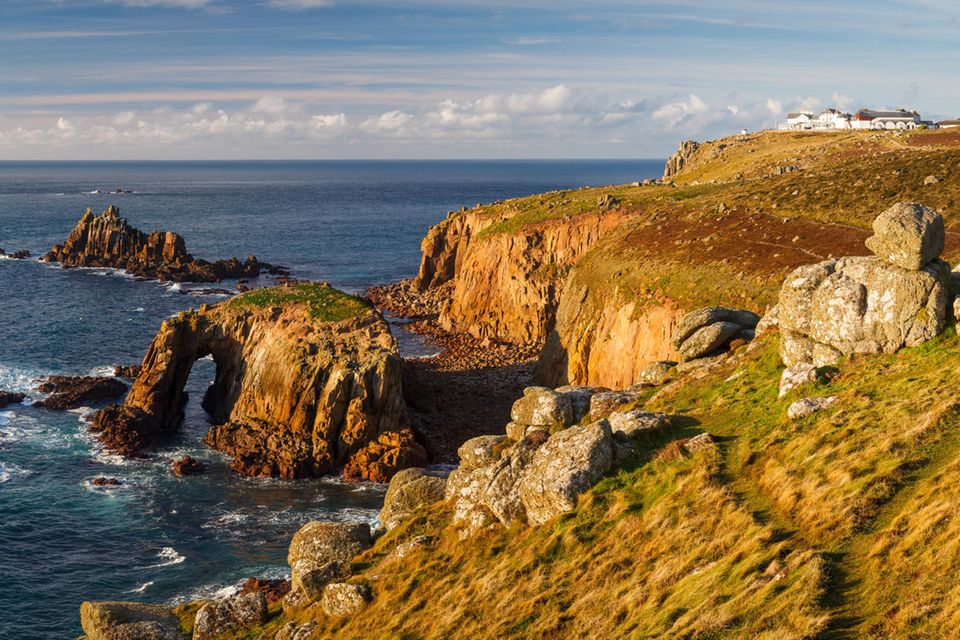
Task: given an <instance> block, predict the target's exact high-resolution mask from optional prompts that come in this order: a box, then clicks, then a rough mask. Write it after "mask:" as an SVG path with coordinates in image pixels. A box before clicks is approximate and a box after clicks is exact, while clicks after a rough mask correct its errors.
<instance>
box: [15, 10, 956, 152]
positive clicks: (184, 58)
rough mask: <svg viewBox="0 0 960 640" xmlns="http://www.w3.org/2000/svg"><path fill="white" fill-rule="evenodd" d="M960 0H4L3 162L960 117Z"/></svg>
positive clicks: (676, 136)
mask: <svg viewBox="0 0 960 640" xmlns="http://www.w3.org/2000/svg"><path fill="white" fill-rule="evenodd" d="M958 43H960V2H955V1H953V0H899V1H891V0H873V1H871V2H852V1H844V0H834V1H832V2H827V1H821V0H804V1H803V2H772V1H759V0H726V1H724V2H717V1H716V0H709V1H708V0H678V1H675V2H647V1H644V0H609V1H604V0H594V1H593V2H588V1H585V0H581V1H576V2H575V1H571V0H549V1H547V0H489V1H485V2H481V1H480V0H393V1H387V2H381V1H378V0H0V160H83V159H86V160H125V159H157V160H164V159H171V160H175V159H257V158H265V159H267V158H268V159H288V158H289V159H300V158H318V159H327V158H329V159H354V158H410V159H425V158H662V157H665V156H666V155H668V154H669V153H670V152H671V151H672V150H673V149H675V148H676V147H677V145H678V144H679V142H680V141H681V140H684V139H691V138H692V139H698V140H704V139H712V138H716V137H721V136H723V135H728V134H730V133H735V132H738V131H740V129H742V128H746V129H749V130H755V129H760V128H765V127H771V126H774V125H775V124H776V123H777V122H778V121H780V120H782V119H784V117H785V114H786V113H787V112H789V111H790V110H794V109H797V108H810V109H820V108H823V107H828V106H836V107H840V108H843V109H848V110H855V109H857V108H859V107H864V106H871V107H877V108H881V107H891V108H895V107H909V108H916V109H918V110H920V111H921V113H922V115H923V116H924V117H925V118H932V119H942V118H947V117H950V118H954V117H957V116H960V82H958V78H960V74H958V73H957V72H958V66H960V56H958V55H957V54H958Z"/></svg>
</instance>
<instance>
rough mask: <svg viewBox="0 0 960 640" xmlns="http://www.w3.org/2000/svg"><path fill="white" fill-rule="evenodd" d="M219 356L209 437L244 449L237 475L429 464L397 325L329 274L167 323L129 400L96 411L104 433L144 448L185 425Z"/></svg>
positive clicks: (358, 472)
mask: <svg viewBox="0 0 960 640" xmlns="http://www.w3.org/2000/svg"><path fill="white" fill-rule="evenodd" d="M265 299H266V302H264V300H265ZM271 300H276V301H277V302H276V304H272V303H270V301H271ZM287 300H289V302H287ZM316 300H319V301H322V305H321V303H320V302H317V303H314V302H312V301H316ZM315 304H316V305H321V306H319V307H317V306H314V305H315ZM207 355H212V356H213V359H214V361H215V362H216V365H217V370H216V377H215V379H214V382H213V384H212V385H211V386H210V387H209V389H208V391H207V393H206V395H205V396H204V398H203V406H204V408H205V409H206V410H207V412H208V413H209V414H210V416H211V419H212V421H213V422H214V426H213V427H212V428H211V429H210V431H209V433H208V434H207V437H206V439H205V442H206V443H207V444H208V445H210V446H211V447H213V448H215V449H219V450H221V451H224V452H226V453H228V454H230V455H231V456H233V457H234V461H233V464H232V468H233V470H234V471H236V472H237V473H241V474H244V475H252V476H273V477H281V478H301V477H315V476H320V475H325V474H332V473H336V472H337V471H338V470H341V469H343V470H345V471H346V472H347V473H348V475H349V476H350V477H351V478H366V479H375V480H380V481H385V480H387V479H388V477H389V475H390V474H391V473H393V472H394V471H396V470H397V469H398V468H399V467H401V466H403V465H407V464H410V465H413V466H418V465H419V466H422V465H423V464H424V463H425V462H426V453H425V451H424V450H423V448H422V447H421V446H420V445H419V444H417V443H416V441H415V439H414V437H413V434H412V431H411V430H410V429H409V427H407V426H404V424H403V423H404V420H405V411H406V409H405V404H404V399H403V390H402V382H401V360H400V356H399V354H398V352H397V346H396V342H395V340H394V339H393V337H392V336H391V335H390V330H389V326H388V325H387V323H386V321H385V320H384V319H383V317H382V316H381V315H380V314H379V312H377V311H376V310H375V309H372V308H371V307H369V305H367V304H366V303H364V302H363V301H361V300H359V299H356V298H353V297H351V296H347V295H346V294H343V293H341V292H339V291H336V290H334V289H332V288H331V287H329V286H327V285H325V284H319V283H301V284H297V285H293V286H291V287H275V288H272V289H256V290H254V291H251V292H249V293H247V294H244V295H242V296H238V297H236V298H233V299H232V300H230V301H228V302H224V303H221V304H218V305H215V306H212V307H205V306H202V307H201V308H200V310H199V311H190V312H184V313H182V314H180V315H178V316H177V317H175V318H171V319H169V320H167V321H166V322H164V323H163V325H162V326H161V328H160V330H159V332H158V333H157V335H156V337H155V338H154V340H153V342H152V344H151V345H150V348H149V349H148V351H147V354H146V357H145V358H144V360H143V367H142V369H141V371H140V375H138V376H137V379H136V380H135V381H134V383H133V387H132V388H131V389H130V393H129V394H128V395H127V398H126V400H125V401H124V403H123V405H111V406H109V407H107V408H105V409H103V410H102V411H100V412H98V413H97V414H96V415H95V417H94V420H93V427H92V428H93V430H94V431H95V432H96V433H97V435H98V437H99V438H100V440H101V442H103V443H104V445H105V446H107V447H108V448H110V449H112V450H115V451H118V452H120V453H122V454H135V453H136V452H138V451H139V450H140V449H142V448H143V447H145V446H147V445H149V444H150V443H151V441H153V440H154V439H155V438H156V437H157V436H159V435H160V434H162V433H164V432H169V431H172V430H175V429H177V428H178V427H179V425H180V424H181V423H182V421H183V406H184V403H185V401H186V394H185V392H184V387H185V384H186V381H187V378H188V376H189V374H190V370H191V367H192V366H193V363H194V362H196V360H198V359H200V358H202V357H205V356H207Z"/></svg>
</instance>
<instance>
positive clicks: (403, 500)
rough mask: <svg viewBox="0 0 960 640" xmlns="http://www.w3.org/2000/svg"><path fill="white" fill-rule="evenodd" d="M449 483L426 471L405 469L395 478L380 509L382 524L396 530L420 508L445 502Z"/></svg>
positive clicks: (387, 528) (388, 528)
mask: <svg viewBox="0 0 960 640" xmlns="http://www.w3.org/2000/svg"><path fill="white" fill-rule="evenodd" d="M446 486H447V481H446V480H445V479H444V478H441V477H438V476H436V475H432V474H430V473H429V472H428V471H426V470H424V469H419V468H415V469H404V470H403V471H400V472H398V473H397V474H396V475H394V476H393V479H392V480H391V481H390V486H389V487H388V488H387V495H386V496H385V497H384V499H383V508H382V509H380V523H381V524H383V526H384V528H386V530H387V531H389V530H391V529H393V528H395V527H396V526H397V525H399V524H400V523H401V522H403V521H404V520H405V519H406V518H407V517H409V516H410V514H411V513H412V512H413V511H415V510H416V509H418V508H419V507H422V506H425V505H428V504H433V503H434V502H438V501H440V500H443V497H444V493H445V491H446Z"/></svg>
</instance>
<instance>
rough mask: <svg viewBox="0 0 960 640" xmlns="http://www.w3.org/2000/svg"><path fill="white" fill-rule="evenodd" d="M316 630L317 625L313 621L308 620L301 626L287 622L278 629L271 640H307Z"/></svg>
mask: <svg viewBox="0 0 960 640" xmlns="http://www.w3.org/2000/svg"><path fill="white" fill-rule="evenodd" d="M316 628H317V623H316V621H314V620H308V621H307V622H304V623H303V624H297V623H296V622H288V623H286V624H285V625H283V626H282V627H280V629H279V630H278V631H277V634H276V635H275V636H273V640H308V638H310V634H311V633H313V630H314V629H316Z"/></svg>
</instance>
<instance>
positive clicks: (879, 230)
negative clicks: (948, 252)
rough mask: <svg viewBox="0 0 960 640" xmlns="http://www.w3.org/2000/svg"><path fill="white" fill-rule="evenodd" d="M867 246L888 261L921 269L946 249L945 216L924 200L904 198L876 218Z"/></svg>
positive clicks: (906, 267) (899, 265) (904, 266)
mask: <svg viewBox="0 0 960 640" xmlns="http://www.w3.org/2000/svg"><path fill="white" fill-rule="evenodd" d="M873 233H874V235H872V236H870V237H869V238H867V240H866V245H867V248H868V249H870V251H872V252H873V253H874V255H876V256H878V257H879V258H882V259H883V260H886V261H887V262H889V263H891V264H894V265H897V266H898V267H903V268H904V269H910V270H913V271H917V270H919V269H920V268H921V267H923V266H924V265H925V264H928V263H930V262H931V261H933V260H935V259H936V258H938V257H939V256H940V253H941V252H942V251H943V242H944V230H943V217H941V216H940V214H939V213H937V212H936V211H934V210H933V209H930V208H928V207H925V206H923V205H921V204H915V203H910V202H901V203H898V204H895V205H893V206H892V207H890V208H889V209H887V210H886V211H884V212H883V213H881V214H880V215H879V216H877V217H876V218H874V220H873Z"/></svg>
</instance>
